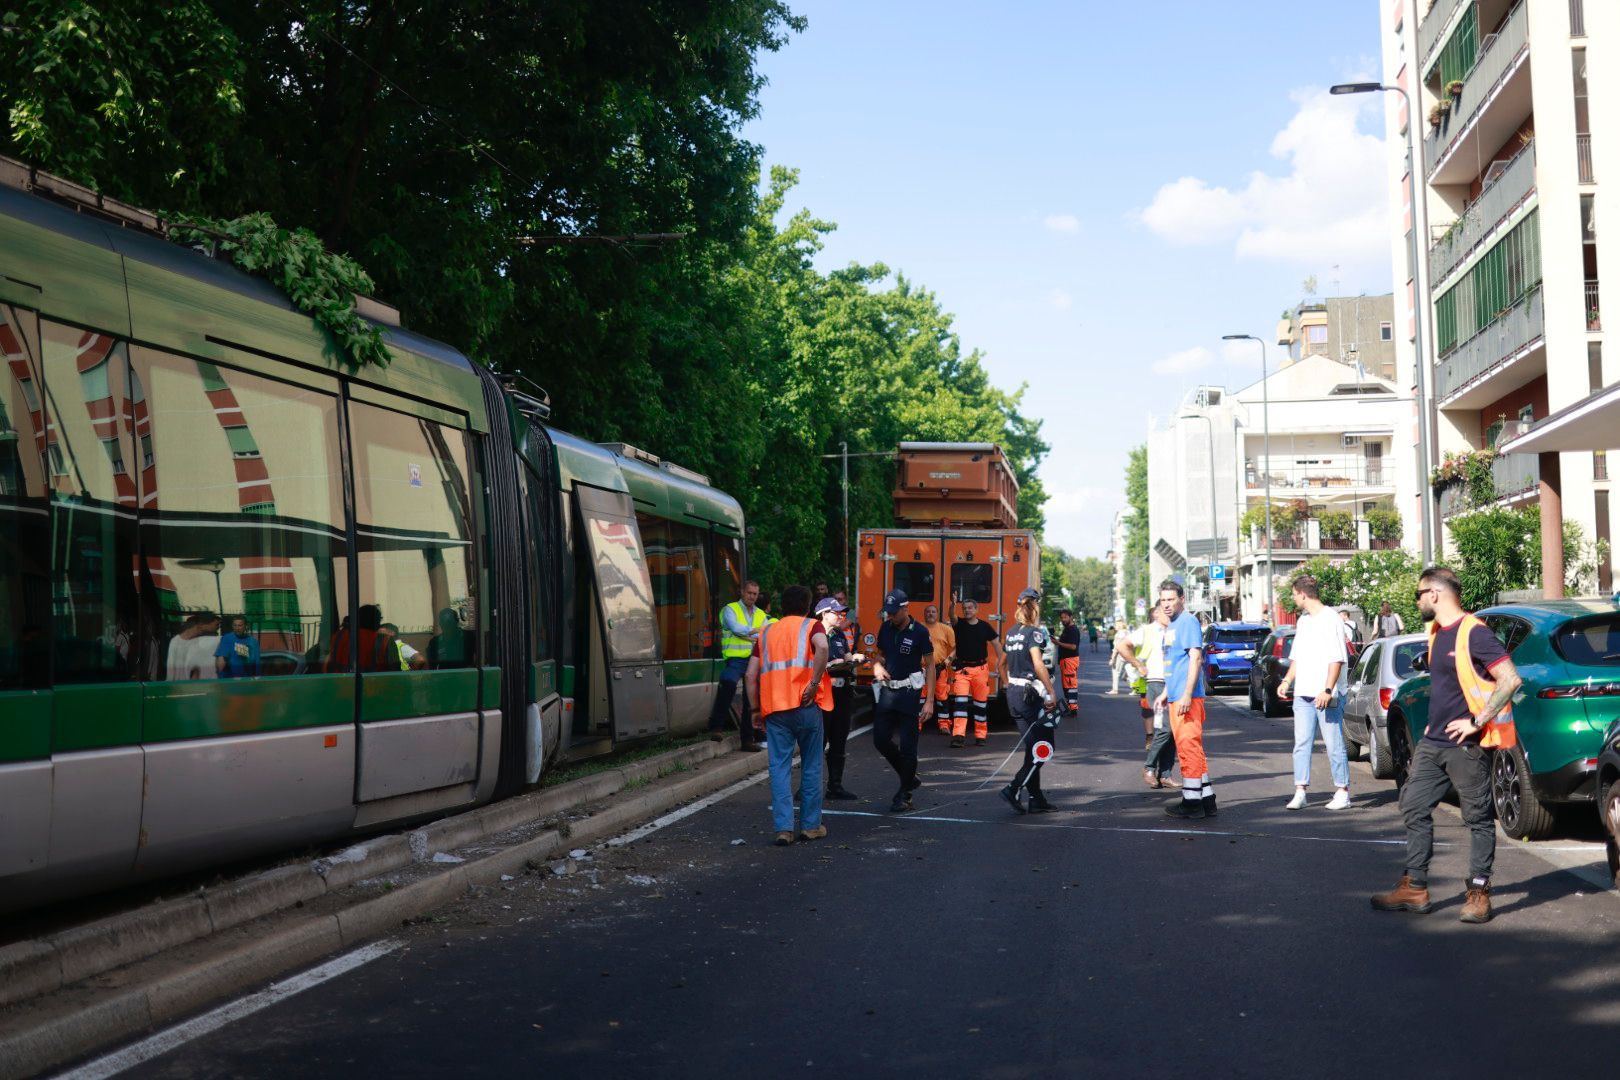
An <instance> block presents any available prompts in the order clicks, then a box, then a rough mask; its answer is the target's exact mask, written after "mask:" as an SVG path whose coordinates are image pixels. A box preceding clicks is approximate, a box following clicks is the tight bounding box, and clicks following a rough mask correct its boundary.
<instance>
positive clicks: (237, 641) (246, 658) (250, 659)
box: [214, 615, 259, 679]
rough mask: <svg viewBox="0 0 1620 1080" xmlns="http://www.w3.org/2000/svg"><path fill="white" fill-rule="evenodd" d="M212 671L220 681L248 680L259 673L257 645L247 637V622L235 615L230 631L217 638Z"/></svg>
mask: <svg viewBox="0 0 1620 1080" xmlns="http://www.w3.org/2000/svg"><path fill="white" fill-rule="evenodd" d="M214 670H215V671H216V672H218V674H219V677H220V678H222V679H249V678H252V677H254V676H256V675H258V673H259V643H258V642H257V641H255V640H254V639H253V638H251V637H249V636H248V624H247V620H246V619H244V618H243V617H242V616H240V615H237V616H236V617H234V618H233V619H231V629H230V632H229V633H227V634H221V635H220V637H219V647H218V648H216V649H215V650H214Z"/></svg>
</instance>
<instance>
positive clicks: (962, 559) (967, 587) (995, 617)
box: [940, 536, 1008, 696]
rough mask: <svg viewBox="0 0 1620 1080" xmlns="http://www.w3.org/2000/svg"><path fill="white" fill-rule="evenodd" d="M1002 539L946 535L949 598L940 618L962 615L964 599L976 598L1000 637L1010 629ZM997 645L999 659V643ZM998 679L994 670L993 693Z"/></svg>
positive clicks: (945, 552)
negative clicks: (1005, 610) (1006, 614)
mask: <svg viewBox="0 0 1620 1080" xmlns="http://www.w3.org/2000/svg"><path fill="white" fill-rule="evenodd" d="M1002 543H1003V540H1002V538H1001V537H999V536H960V537H956V536H952V537H947V538H946V539H945V542H944V555H945V560H944V561H945V588H946V594H945V598H946V600H947V601H948V603H947V604H946V605H944V606H942V607H941V609H940V618H942V619H946V620H949V621H955V620H956V619H959V618H961V617H962V603H963V602H964V601H967V600H972V601H973V602H974V603H976V604H978V605H979V618H980V619H981V620H983V621H985V622H988V623H989V624H990V625H991V626H993V627H994V628H995V631H996V637H997V638H1000V637H1002V636H1004V635H1005V634H1006V633H1007V620H1006V619H1005V618H1004V617H1003V615H1002V610H1003V609H1004V608H1006V607H1008V604H1007V600H1008V597H1006V596H1004V595H1003V592H1004V588H1005V580H1004V577H1005V575H1004V574H1003V572H1002V565H1003V564H1002ZM997 649H998V652H997V658H998V659H999V656H1000V653H999V649H1000V646H999V644H998V645H997ZM996 666H997V667H999V666H1000V665H999V664H997V665H996ZM997 679H998V676H997V675H996V674H995V673H994V671H993V670H992V673H991V675H990V693H991V695H992V696H994V694H995V692H996V690H997V688H998V687H999V683H998V682H997Z"/></svg>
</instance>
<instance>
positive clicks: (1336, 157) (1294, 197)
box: [1141, 90, 1389, 269]
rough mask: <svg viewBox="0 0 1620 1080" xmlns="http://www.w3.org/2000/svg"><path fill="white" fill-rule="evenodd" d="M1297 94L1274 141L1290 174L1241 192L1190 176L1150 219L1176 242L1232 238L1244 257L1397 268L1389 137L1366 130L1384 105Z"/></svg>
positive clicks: (1257, 178)
mask: <svg viewBox="0 0 1620 1080" xmlns="http://www.w3.org/2000/svg"><path fill="white" fill-rule="evenodd" d="M1294 100H1295V101H1296V102H1297V103H1298V105H1299V109H1298V111H1297V112H1296V113H1295V114H1294V116H1293V118H1292V119H1291V120H1289V122H1288V125H1287V126H1286V127H1284V128H1283V129H1282V131H1280V132H1278V133H1277V136H1276V137H1275V138H1274V139H1272V142H1271V154H1272V156H1273V157H1275V158H1277V159H1279V160H1280V161H1283V162H1286V163H1287V165H1288V172H1287V173H1286V175H1274V174H1272V173H1268V172H1264V171H1255V172H1253V173H1250V174H1249V176H1248V178H1247V180H1246V181H1245V182H1244V184H1243V185H1242V186H1241V187H1239V188H1237V189H1235V190H1234V189H1232V188H1228V187H1223V186H1221V185H1219V184H1215V183H1211V182H1210V181H1208V180H1205V179H1202V178H1200V177H1196V176H1183V177H1181V178H1180V179H1179V180H1176V181H1174V182H1172V183H1168V184H1165V185H1164V186H1163V187H1161V188H1159V190H1158V192H1157V193H1156V194H1155V195H1154V197H1153V201H1152V202H1151V203H1150V204H1149V205H1148V207H1147V209H1145V210H1143V211H1142V213H1141V220H1142V222H1143V223H1144V224H1146V225H1147V227H1148V228H1150V229H1152V230H1153V231H1154V232H1155V233H1157V234H1158V235H1159V236H1160V237H1162V238H1163V239H1165V240H1167V241H1169V242H1170V243H1173V244H1182V245H1201V244H1216V243H1232V244H1233V245H1234V250H1235V251H1236V253H1237V254H1238V255H1239V256H1241V257H1247V258H1255V259H1267V260H1273V261H1278V262H1291V263H1302V264H1308V265H1312V266H1316V265H1321V264H1322V263H1324V262H1340V263H1344V264H1346V265H1349V264H1352V263H1365V264H1367V265H1368V266H1369V267H1374V266H1382V265H1384V264H1387V262H1388V259H1389V230H1388V215H1389V192H1388V188H1387V184H1386V172H1387V162H1386V160H1385V155H1384V141H1383V139H1382V138H1381V137H1379V136H1377V135H1369V134H1367V133H1366V132H1364V131H1362V130H1360V128H1359V126H1358V119H1359V118H1360V117H1362V116H1364V115H1365V116H1369V117H1372V116H1377V115H1381V114H1379V113H1378V110H1377V103H1376V101H1373V100H1371V99H1370V98H1369V99H1368V100H1366V101H1363V100H1362V99H1361V98H1360V97H1355V96H1343V97H1334V96H1332V95H1330V94H1328V93H1327V92H1326V91H1321V90H1318V91H1311V92H1300V93H1296V94H1295V95H1294ZM1386 269H1387V267H1386Z"/></svg>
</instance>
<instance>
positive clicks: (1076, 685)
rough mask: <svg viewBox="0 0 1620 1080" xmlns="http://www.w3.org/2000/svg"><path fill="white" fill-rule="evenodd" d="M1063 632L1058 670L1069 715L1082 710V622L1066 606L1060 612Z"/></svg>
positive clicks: (1060, 640)
mask: <svg viewBox="0 0 1620 1080" xmlns="http://www.w3.org/2000/svg"><path fill="white" fill-rule="evenodd" d="M1058 619H1059V620H1060V621H1061V622H1062V623H1063V632H1062V633H1061V634H1059V635H1058V671H1059V672H1060V673H1061V674H1062V676H1063V698H1064V702H1065V704H1067V706H1068V708H1069V715H1070V716H1073V715H1074V714H1075V713H1077V712H1079V711H1080V624H1079V623H1077V622H1075V621H1074V612H1072V611H1070V610H1069V609H1068V608H1064V609H1063V610H1062V611H1060V612H1058Z"/></svg>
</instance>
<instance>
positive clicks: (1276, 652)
mask: <svg viewBox="0 0 1620 1080" xmlns="http://www.w3.org/2000/svg"><path fill="white" fill-rule="evenodd" d="M1282 649H1283V639H1282V638H1278V639H1277V640H1276V642H1275V643H1273V645H1272V646H1271V655H1272V656H1275V657H1277V658H1278V659H1281V658H1282Z"/></svg>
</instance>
